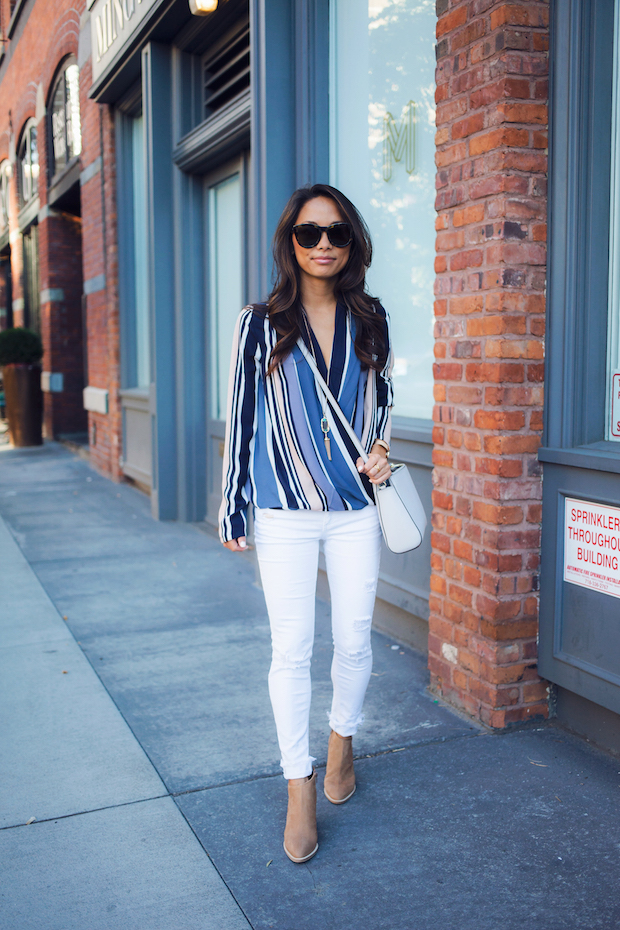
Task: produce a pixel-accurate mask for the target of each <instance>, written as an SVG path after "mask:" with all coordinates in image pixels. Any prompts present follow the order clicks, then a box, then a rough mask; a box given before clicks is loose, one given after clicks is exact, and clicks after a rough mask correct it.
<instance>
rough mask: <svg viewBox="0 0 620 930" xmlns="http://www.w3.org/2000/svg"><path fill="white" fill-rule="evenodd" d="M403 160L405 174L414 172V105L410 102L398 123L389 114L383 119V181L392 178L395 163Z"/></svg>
mask: <svg viewBox="0 0 620 930" xmlns="http://www.w3.org/2000/svg"><path fill="white" fill-rule="evenodd" d="M403 158H404V159H405V169H406V171H407V174H413V172H414V171H415V103H414V102H413V100H410V101H409V103H408V104H407V106H406V107H405V108H404V110H403V114H402V116H401V119H400V122H398V123H397V122H396V120H395V119H394V117H393V116H392V114H391V113H386V114H385V116H384V117H383V179H384V181H389V180H390V178H391V177H392V167H393V163H394V162H395V161H402V160H403Z"/></svg>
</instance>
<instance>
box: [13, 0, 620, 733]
mask: <svg viewBox="0 0 620 930" xmlns="http://www.w3.org/2000/svg"><path fill="white" fill-rule="evenodd" d="M209 6H210V7H213V8H214V9H212V10H211V12H209V13H208V14H207V15H194V14H193V13H192V11H191V10H190V5H189V3H188V0H88V2H87V3H84V2H82V3H81V4H77V6H74V7H69V5H68V4H67V5H66V6H65V5H63V3H61V2H47V3H43V2H42V0H26V2H23V3H17V4H15V3H9V2H4V3H3V5H2V17H3V19H2V30H3V37H4V38H5V44H4V50H5V51H4V57H3V60H2V61H1V62H0V132H2V133H3V135H2V136H1V137H0V144H1V145H2V146H3V149H2V151H0V196H1V197H2V217H3V219H0V222H3V223H4V227H3V229H4V232H3V233H2V235H1V237H0V301H1V302H2V303H3V305H5V306H6V308H7V309H6V310H5V311H4V313H5V316H4V319H5V321H6V322H7V323H8V322H10V321H11V319H12V320H13V321H15V322H18V323H19V322H26V323H28V324H29V325H34V326H39V327H40V329H41V332H42V335H43V338H44V342H45V347H46V355H45V358H44V368H45V373H44V388H45V389H46V432H47V435H48V436H52V435H59V434H63V433H71V432H79V431H80V430H81V429H84V428H85V421H86V418H87V426H88V434H89V442H90V454H91V460H92V462H93V463H94V465H95V466H96V467H97V468H98V469H100V470H101V471H102V472H103V473H105V474H108V475H109V476H110V477H112V478H114V479H116V480H119V479H126V480H130V481H133V482H136V483H137V484H138V485H139V486H140V487H142V488H143V489H144V490H146V491H147V492H148V493H149V494H150V496H151V501H152V509H153V515H154V517H156V518H159V519H173V520H174V519H179V520H191V521H203V520H206V521H207V522H208V523H211V524H215V520H216V514H217V509H218V505H219V494H220V478H221V462H222V451H223V439H224V421H223V417H224V403H225V391H226V381H227V369H228V361H229V354H230V342H231V336H232V330H233V326H234V322H235V319H236V316H237V314H238V312H239V308H240V307H241V306H242V305H243V304H244V303H247V302H250V301H256V300H261V299H264V298H265V296H266V295H267V293H268V291H269V289H270V282H271V263H270V240H271V237H272V235H273V232H274V229H275V225H276V223H277V219H278V217H279V215H280V212H281V210H282V208H283V206H284V204H285V202H286V200H287V199H288V196H289V195H290V193H291V192H292V190H293V189H294V188H295V187H297V186H300V185H302V184H305V183H309V182H326V181H327V182H329V183H332V184H334V185H335V186H337V187H339V188H341V189H342V190H343V191H344V192H345V193H346V194H347V195H348V196H349V197H350V198H351V199H352V200H353V201H354V202H355V203H356V204H357V206H358V207H359V208H360V210H361V212H362V214H363V215H364V216H365V218H366V220H367V222H368V224H369V226H370V229H371V233H372V235H373V239H374V244H375V258H374V261H373V267H372V270H371V273H370V276H369V287H370V289H371V290H372V291H373V292H374V293H375V294H376V295H377V296H379V297H380V298H381V300H382V301H383V303H384V305H385V306H386V308H387V309H388V311H389V312H390V315H391V319H392V328H393V333H394V344H395V355H396V358H395V369H394V379H395V392H396V407H395V410H394V414H395V416H394V431H393V457H394V458H396V459H398V460H401V461H405V462H406V463H407V464H408V465H409V466H410V468H411V470H412V473H413V475H414V478H415V480H416V482H417V484H418V487H419V489H420V491H421V494H422V496H423V498H424V499H425V501H426V503H427V506H428V512H429V517H430V519H431V524H432V532H431V533H429V536H428V539H427V540H426V541H425V543H424V545H423V546H422V547H421V548H420V549H419V550H417V551H416V552H414V553H408V554H406V555H401V556H396V555H393V554H391V553H388V552H386V553H385V554H384V559H383V563H382V571H381V577H380V584H379V592H378V593H379V598H380V601H379V603H378V609H377V617H378V622H379V624H380V625H381V626H383V628H385V629H389V630H391V631H392V632H393V634H394V635H395V636H397V637H399V638H400V639H403V640H405V641H407V642H409V643H411V644H413V645H415V646H417V647H418V648H424V649H426V648H427V647H428V652H429V666H430V671H431V687H432V689H433V690H434V691H435V692H436V693H437V694H439V695H442V696H443V697H444V698H445V699H446V700H448V701H450V702H451V703H452V704H454V705H456V706H458V707H459V708H461V709H463V710H464V711H465V712H467V713H468V714H470V715H472V716H474V717H476V718H478V719H480V720H482V721H483V722H484V723H486V724H488V725H489V726H492V727H499V728H501V727H505V726H508V725H510V724H514V723H519V722H522V721H524V720H528V719H543V718H545V717H546V716H548V715H549V714H550V713H551V714H554V713H557V714H558V715H559V716H560V717H562V719H565V720H566V721H567V722H568V723H569V724H571V725H572V726H574V727H576V728H577V729H579V730H580V731H582V732H586V731H587V732H590V733H592V734H593V735H594V736H595V738H597V739H599V740H600V741H602V742H606V743H608V744H611V743H612V742H613V737H612V736H610V734H613V732H614V731H615V732H617V726H616V724H617V721H618V718H617V714H619V713H620V689H619V687H618V686H619V684H620V678H619V677H618V676H620V638H619V637H618V634H617V630H616V626H615V623H614V618H616V617H617V616H618V604H619V601H618V594H620V575H618V564H617V561H616V562H614V559H615V558H616V553H617V548H614V547H618V546H620V542H619V540H620V521H619V522H618V527H617V529H618V530H619V531H618V532H617V533H616V535H615V536H613V530H614V527H615V523H614V520H615V519H616V513H617V512H618V511H616V510H615V509H614V508H618V507H620V485H619V481H620V479H619V478H618V473H619V472H620V457H619V456H618V450H619V449H620V446H619V445H618V440H620V427H617V429H616V426H617V424H618V423H620V409H617V403H616V401H620V350H619V348H618V346H619V340H620V336H619V335H618V333H619V332H620V323H619V322H618V319H619V317H620V309H619V305H618V301H619V299H618V294H617V292H618V283H617V280H618V276H617V273H616V272H615V267H616V263H617V259H616V251H617V249H618V245H617V243H618V241H620V235H619V234H618V231H617V228H616V227H617V225H618V215H619V214H618V211H617V206H616V202H617V190H618V189H619V186H618V183H617V180H616V175H615V172H616V167H615V165H616V162H617V154H616V152H617V140H616V135H617V132H618V130H617V128H616V122H617V121H616V115H615V114H616V112H617V108H618V99H619V98H618V90H617V84H618V81H619V78H618V75H617V73H616V70H615V68H616V65H615V62H616V60H617V58H618V54H617V50H618V22H617V15H618V14H617V8H618V2H616V3H615V4H614V3H613V2H611V0H605V2H603V0H557V2H556V3H555V4H553V5H552V7H551V8H550V7H549V4H548V3H547V2H546V0H524V2H514V3H513V2H510V3H507V2H503V0H456V2H451V0H437V4H436V6H435V5H434V4H433V3H431V2H430V0H368V2H361V0H220V2H219V3H211V4H210V5H209ZM203 12H204V11H203ZM34 50H36V54H33V51H34ZM41 62H45V65H44V66H42V64H41ZM549 81H551V83H549ZM18 88H19V90H18ZM75 101H78V102H79V107H78V106H77V105H76V103H75ZM78 123H79V127H80V129H79V140H80V142H79V146H78V144H77V142H76V140H77V138H78V134H77V131H76V126H77V125H78ZM619 125H620V124H619ZM584 127H587V128H586V131H585V132H584ZM33 133H34V134H35V135H34V136H33ZM33 138H34V139H35V143H36V144H35V143H33ZM1 140H4V141H1ZM76 180H77V183H76ZM29 185H30V186H29ZM35 189H36V190H35ZM37 280H38V283H36V282H37ZM2 295H4V297H3V296H2ZM61 295H62V296H61ZM546 327H548V330H547V336H545V328H546ZM80 366H81V367H80ZM614 386H616V387H617V391H616V393H617V394H618V397H617V398H616V396H615V395H614ZM84 408H85V409H84ZM614 424H615V426H614ZM616 433H617V434H618V435H617V436H616ZM597 508H598V509H597ZM577 513H578V514H579V517H577V516H576V514H577ZM573 515H574V516H573ZM588 515H590V516H588ZM596 520H599V526H600V521H601V520H603V521H606V522H605V527H606V528H607V529H608V530H609V532H607V533H606V534H603V537H602V540H603V541H602V543H601V544H600V545H599V543H598V536H597V538H596V540H595V542H594V543H588V544H586V542H585V536H583V537H582V535H580V534H583V533H585V532H588V533H590V534H592V533H593V532H594V524H593V523H592V521H596ZM588 521H590V523H588ZM541 534H542V535H541ZM599 535H600V534H599ZM607 536H608V537H609V540H608V542H606V538H607ZM612 537H613V541H612ZM588 538H589V539H590V537H588ZM599 552H600V553H601V554H600V555H599ZM584 553H591V555H584ZM541 554H542V560H541ZM599 558H600V559H602V563H601V562H598V561H597V560H598V559H599ZM588 559H589V560H590V561H588ZM592 560H594V561H592ZM614 565H615V568H614ZM601 566H602V567H603V568H605V571H602V570H598V569H601ZM595 569H597V570H595ZM616 578H617V579H618V584H617V585H616V586H614V585H615V581H614V579H616Z"/></svg>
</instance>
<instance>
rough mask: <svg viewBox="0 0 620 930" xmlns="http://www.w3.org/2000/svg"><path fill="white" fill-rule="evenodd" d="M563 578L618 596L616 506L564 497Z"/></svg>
mask: <svg viewBox="0 0 620 930" xmlns="http://www.w3.org/2000/svg"><path fill="white" fill-rule="evenodd" d="M564 581H570V582H571V584H579V585H581V586H582V587H584V588H593V589H594V590H596V591H603V592H604V593H605V594H611V595H612V596H613V597H620V507H608V506H606V505H605V504H594V503H591V502H590V501H580V500H575V499H574V498H571V497H566V498H565V500H564Z"/></svg>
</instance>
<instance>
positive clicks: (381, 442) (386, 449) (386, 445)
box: [372, 439, 390, 456]
mask: <svg viewBox="0 0 620 930" xmlns="http://www.w3.org/2000/svg"><path fill="white" fill-rule="evenodd" d="M375 446H379V448H380V449H383V451H384V452H385V455H386V456H388V455H389V454H390V444H389V443H388V442H386V441H385V439H375V441H374V442H373V444H372V447H373V449H374V447H375Z"/></svg>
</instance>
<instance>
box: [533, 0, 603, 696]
mask: <svg viewBox="0 0 620 930" xmlns="http://www.w3.org/2000/svg"><path fill="white" fill-rule="evenodd" d="M613 7H614V5H613V4H612V3H608V2H607V0H562V2H561V3H560V2H558V0H555V2H554V3H553V4H552V23H551V37H552V48H551V52H550V65H551V87H550V103H551V122H550V146H549V155H550V160H549V177H550V191H549V290H548V302H547V307H548V309H547V321H548V324H547V325H548V331H547V332H548V336H547V346H548V349H547V356H546V361H545V429H544V445H543V447H542V448H541V449H540V450H539V456H538V457H539V460H540V461H541V462H545V463H546V464H545V467H544V483H543V516H542V544H541V575H540V577H541V595H540V646H539V669H540V672H541V674H542V675H543V676H544V677H546V678H548V679H550V680H551V681H553V682H555V683H557V684H559V685H561V686H562V687H564V688H567V689H569V690H571V691H574V692H576V693H577V694H580V695H582V696H584V697H586V698H587V699H588V700H591V701H594V702H596V703H598V704H602V705H603V706H605V707H608V708H609V709H611V710H616V711H618V710H620V688H618V687H617V686H616V685H615V684H613V683H612V682H611V681H610V680H609V679H610V675H609V671H608V670H605V669H603V668H602V665H603V664H604V660H603V659H602V658H601V668H600V669H598V671H597V669H596V667H595V666H593V665H592V663H591V662H588V661H586V660H585V659H584V658H583V655H582V656H580V655H579V653H580V651H581V652H582V653H584V654H587V652H588V648H589V647H588V645H587V639H588V636H590V635H592V637H594V636H595V633H594V631H593V630H592V631H588V624H589V623H591V622H595V623H596V624H603V625H605V629H606V630H607V629H615V626H616V624H615V619H616V618H617V611H618V608H617V603H616V599H615V598H610V597H609V596H608V595H605V594H603V593H601V592H597V591H590V590H588V589H585V588H581V587H580V586H576V585H571V584H569V583H567V582H564V581H563V551H564V528H563V520H562V519H561V515H562V508H563V506H564V502H563V499H564V496H566V495H568V496H574V497H583V498H584V499H590V500H599V501H603V500H607V501H608V502H612V501H617V502H618V503H620V500H619V499H618V478H617V474H619V473H620V456H619V454H618V453H619V452H620V450H619V449H617V448H616V444H615V443H609V442H605V441H604V435H605V390H606V386H605V381H606V371H605V368H606V366H605V359H606V338H607V282H608V253H609V181H610V177H609V175H610V145H611V120H610V118H609V117H610V112H611V103H612V99H611V84H612V82H611V75H612V64H613V58H612V52H613V48H612V46H613V41H612V39H613V12H614V10H613ZM616 505H617V504H616ZM576 624H577V626H578V627H579V633H578V634H577V633H576V632H575V631H576V629H577V626H576ZM582 628H583V630H582ZM564 630H571V631H572V632H571V634H570V635H569V634H567V636H566V637H565V636H564ZM598 635H599V640H600V630H599V631H598ZM564 640H566V641H564ZM578 640H581V642H578ZM593 641H594V640H593ZM569 646H570V648H571V649H572V650H573V652H574V655H568V652H567V649H568V648H569ZM590 658H591V656H590ZM586 666H588V667H586Z"/></svg>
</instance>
